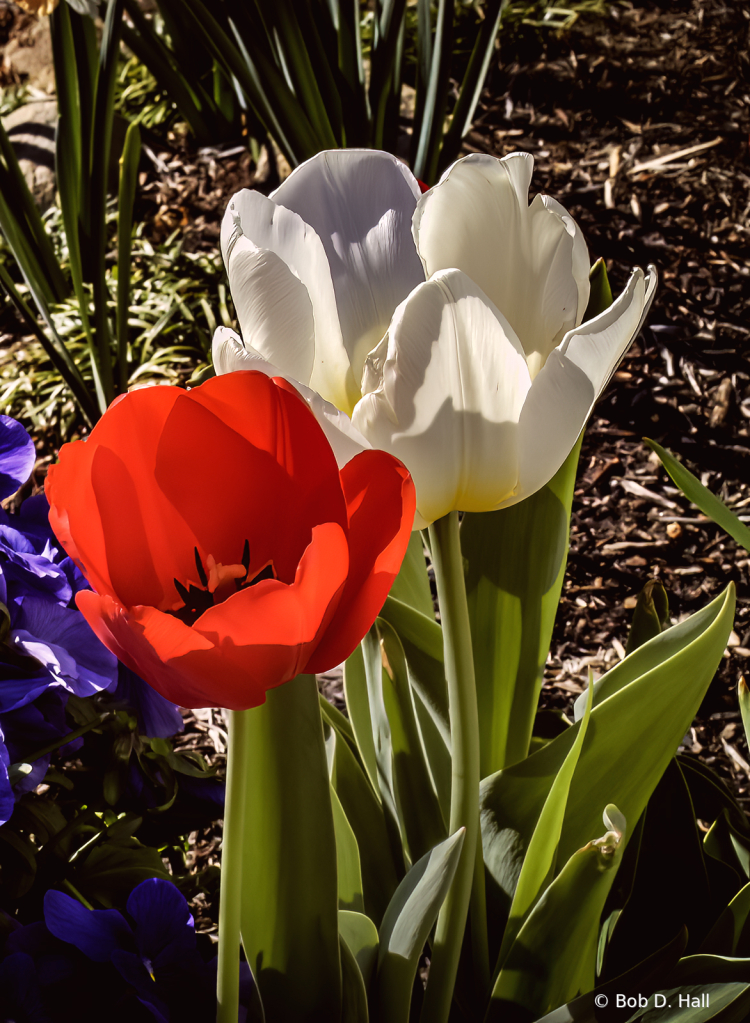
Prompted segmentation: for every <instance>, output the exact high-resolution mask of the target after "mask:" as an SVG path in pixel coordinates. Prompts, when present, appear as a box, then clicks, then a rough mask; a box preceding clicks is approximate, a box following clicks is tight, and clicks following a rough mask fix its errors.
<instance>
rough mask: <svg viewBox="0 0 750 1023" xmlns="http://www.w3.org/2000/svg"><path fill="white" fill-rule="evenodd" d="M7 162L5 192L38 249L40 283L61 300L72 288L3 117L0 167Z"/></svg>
mask: <svg viewBox="0 0 750 1023" xmlns="http://www.w3.org/2000/svg"><path fill="white" fill-rule="evenodd" d="M3 166H4V171H5V173H4V174H3V194H4V198H5V200H6V201H7V202H9V203H10V204H11V205H10V209H11V211H12V214H13V217H14V219H15V220H16V223H17V225H18V229H19V230H20V231H22V232H23V233H24V235H25V236H26V240H27V243H28V245H29V247H30V249H31V250H32V252H33V253H34V263H35V277H36V279H37V282H38V287H40V288H44V287H46V288H48V289H49V294H48V296H47V297H48V298H49V299H50V300H53V301H58V302H61V301H63V299H64V298H66V297H67V295H68V292H69V288H68V284H67V282H66V280H65V277H64V275H63V273H62V270H61V269H60V264H59V263H58V261H57V257H56V256H55V250H54V248H53V247H52V242H51V240H50V237H49V235H48V234H47V231H46V229H45V227H44V223H43V221H42V218H41V216H40V214H39V210H38V209H37V205H36V203H35V201H34V197H33V195H32V194H31V192H30V191H29V186H28V185H27V184H26V178H25V177H24V175H23V171H22V170H21V167H20V165H19V163H18V158H17V157H16V152H15V150H14V148H13V146H12V144H11V141H10V139H9V138H8V134H7V132H6V131H5V128H4V127H3V124H2V121H0V167H3Z"/></svg>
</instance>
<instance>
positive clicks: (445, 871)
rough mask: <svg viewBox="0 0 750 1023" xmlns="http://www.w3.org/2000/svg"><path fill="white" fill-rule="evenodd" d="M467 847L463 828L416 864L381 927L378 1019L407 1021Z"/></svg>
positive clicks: (380, 1021) (376, 997)
mask: <svg viewBox="0 0 750 1023" xmlns="http://www.w3.org/2000/svg"><path fill="white" fill-rule="evenodd" d="M463 843H464V829H463V828H461V829H460V830H459V831H457V832H456V833H455V835H451V836H450V838H447V839H446V840H445V841H444V842H442V843H441V844H440V845H438V846H437V847H436V848H435V849H433V850H432V851H431V852H429V853H426V854H425V855H424V856H423V857H422V858H421V859H420V860H419V862H418V863H415V864H414V866H413V867H412V868H411V870H410V871H409V873H408V874H407V875H406V877H405V878H404V880H403V881H402V882H401V884H400V885H399V886H398V889H397V891H396V894H395V895H394V896H393V899H392V900H391V904H390V905H389V906H388V910H387V912H386V914H385V917H384V918H383V923H382V924H381V926H380V951H379V956H378V973H377V978H376V981H375V991H374V993H373V1003H374V1011H373V1020H376V1021H378V1023H407V1021H408V1018H409V1003H410V1001H411V989H412V985H413V983H414V977H415V975H416V972H417V964H418V962H419V957H420V955H421V953H422V949H423V948H424V945H425V942H426V941H427V938H428V935H429V933H430V931H431V930H432V926H433V924H434V923H435V920H436V919H437V915H438V912H439V910H440V907H441V905H442V904H443V900H444V899H445V896H446V895H447V893H448V889H449V888H450V886H451V882H452V880H453V875H454V874H455V872H456V867H457V866H458V860H459V857H460V855H461V849H462V848H463Z"/></svg>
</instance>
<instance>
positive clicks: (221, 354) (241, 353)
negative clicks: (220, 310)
mask: <svg viewBox="0 0 750 1023" xmlns="http://www.w3.org/2000/svg"><path fill="white" fill-rule="evenodd" d="M212 355H213V363H214V368H215V369H216V373H217V375H219V376H221V375H222V373H232V372H234V371H235V370H242V369H253V370H256V371H258V372H260V373H265V375H266V376H267V377H283V378H284V379H285V380H287V381H288V382H289V383H290V384H291V385H292V386H293V387H295V388H296V389H297V390H298V391H299V393H300V395H301V396H302V397H303V398H304V399H305V401H306V402H307V404H308V405H309V406H310V410H311V412H312V413H313V415H314V416H315V418H316V419H317V420H318V423H319V424H320V425H321V427H322V428H323V432H324V433H325V435H326V437H327V439H328V443H329V444H330V445H331V448H332V449H333V453H334V455H335V456H336V463H337V465H338V467H339V469H341V468H342V467H343V466H345V465H346V463H347V462H348V461H349V460H350V459H352V458H354V456H355V455H358V454H359V452H360V451H364V450H365V449H366V448H371V447H372V445H371V444H370V442H369V441H368V440H366V439H365V438H364V437H363V436H362V434H361V433H360V432H359V431H358V430H356V429H355V428H354V426H353V425H352V421H351V419H350V418H349V416H347V415H346V414H345V413H344V412H340V411H339V410H338V409H337V408H336V407H335V406H333V405H332V404H331V403H330V402H329V401H326V400H325V399H324V398H321V396H320V395H319V394H318V393H317V391H313V390H312V388H311V387H307V386H306V385H305V384H303V383H300V381H299V380H295V379H294V377H291V376H289V374H288V373H284V372H282V370H281V369H279V367H278V366H274V365H273V363H271V362H269V361H268V360H267V359H264V358H263V356H262V355H261V354H260V353H259V352H256V351H255V349H254V348H252V346H248V345H246V344H245V343H244V342H243V340H242V338H241V337H239V336H238V335H237V334H235V332H234V331H233V330H230V329H229V328H228V327H217V329H216V331H215V332H214V339H213V352H212Z"/></svg>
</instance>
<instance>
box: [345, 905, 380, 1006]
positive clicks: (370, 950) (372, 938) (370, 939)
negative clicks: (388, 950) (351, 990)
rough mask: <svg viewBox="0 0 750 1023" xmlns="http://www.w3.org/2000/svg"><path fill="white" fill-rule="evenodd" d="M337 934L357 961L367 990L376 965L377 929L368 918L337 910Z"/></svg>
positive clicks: (361, 914)
mask: <svg viewBox="0 0 750 1023" xmlns="http://www.w3.org/2000/svg"><path fill="white" fill-rule="evenodd" d="M339 934H340V935H341V937H342V938H343V939H344V941H345V942H346V944H347V946H348V948H349V950H350V951H351V953H352V955H353V956H354V958H355V959H356V960H357V965H358V966H359V969H360V973H361V974H362V978H363V980H364V983H365V988H366V989H368V990H369V987H370V982H371V981H372V978H373V976H374V974H375V968H376V967H377V964H378V943H379V941H380V939H379V938H378V929H377V927H376V926H375V924H374V923H373V922H372V920H371V919H370V918H369V916H365V915H364V914H363V913H352V912H350V911H349V910H346V909H340V910H339Z"/></svg>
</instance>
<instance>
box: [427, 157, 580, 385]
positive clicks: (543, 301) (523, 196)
mask: <svg viewBox="0 0 750 1023" xmlns="http://www.w3.org/2000/svg"><path fill="white" fill-rule="evenodd" d="M533 165H534V163H533V157H532V156H531V155H530V154H529V153H511V154H510V156H506V157H504V158H503V159H502V160H497V159H495V157H492V156H485V155H484V154H476V153H475V154H472V155H470V156H467V157H464V159H462V160H459V161H458V162H457V163H455V164H454V165H453V166H452V167H451V168H449V170H448V171H446V173H445V174H444V175H443V178H442V179H441V181H440V183H439V184H438V185H436V186H435V188H433V189H431V190H430V191H429V192H427V193H426V194H425V195H424V196H423V197H422V198H421V199H420V201H419V204H418V207H417V211H416V213H415V215H414V239H415V241H416V244H417V249H418V250H419V254H420V256H421V258H422V262H423V264H424V268H425V271H426V273H427V274H428V276H432V275H433V274H435V273H436V272H437V271H438V270H442V269H447V268H449V267H457V268H458V269H460V270H463V271H464V273H466V274H468V275H469V277H471V278H472V280H474V281H475V282H476V283H477V284H478V285H479V287H480V288H481V289H482V290H483V291H484V293H485V294H486V295H487V297H488V298H489V299H490V300H491V301H492V302H493V303H494V304H495V305H496V306H497V308H498V309H499V310H500V312H501V313H502V314H503V316H504V317H505V318H506V319H507V320H508V322H509V323H510V324H511V326H512V327H513V329H514V331H515V332H516V334H517V335H518V337H519V338H520V340H521V342H522V344H523V347H524V350H525V352H526V355H527V358H528V362H529V369H530V371H531V374H532V376H534V375H535V374H536V373H537V372H538V371H539V369H540V368H541V366H542V365H543V364H544V360H545V359H546V358H547V356H548V354H549V353H550V352H551V351H552V349H553V348H555V346H556V345H557V344H559V343H560V341H561V339H562V337H563V335H564V334H565V332H566V331H568V330H570V329H571V328H572V327H574V326H575V325H576V324H577V323H578V322H580V318H581V317H582V315H583V311H584V310H585V308H586V304H587V302H588V294H589V283H588V272H589V265H588V252H587V250H586V244H585V242H584V241H583V238H582V236H581V233H580V231H579V230H578V228H577V227H576V224H575V221H574V220H573V218H572V217H571V216H570V215H569V214H568V213H567V212H566V211H565V210H564V209H563V207H562V206H560V204H559V203H557V202H555V201H554V200H550V199H548V198H547V197H542V196H537V197H536V199H534V201H533V202H532V204H531V206H529V205H528V186H529V182H530V180H531V172H532V169H533Z"/></svg>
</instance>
